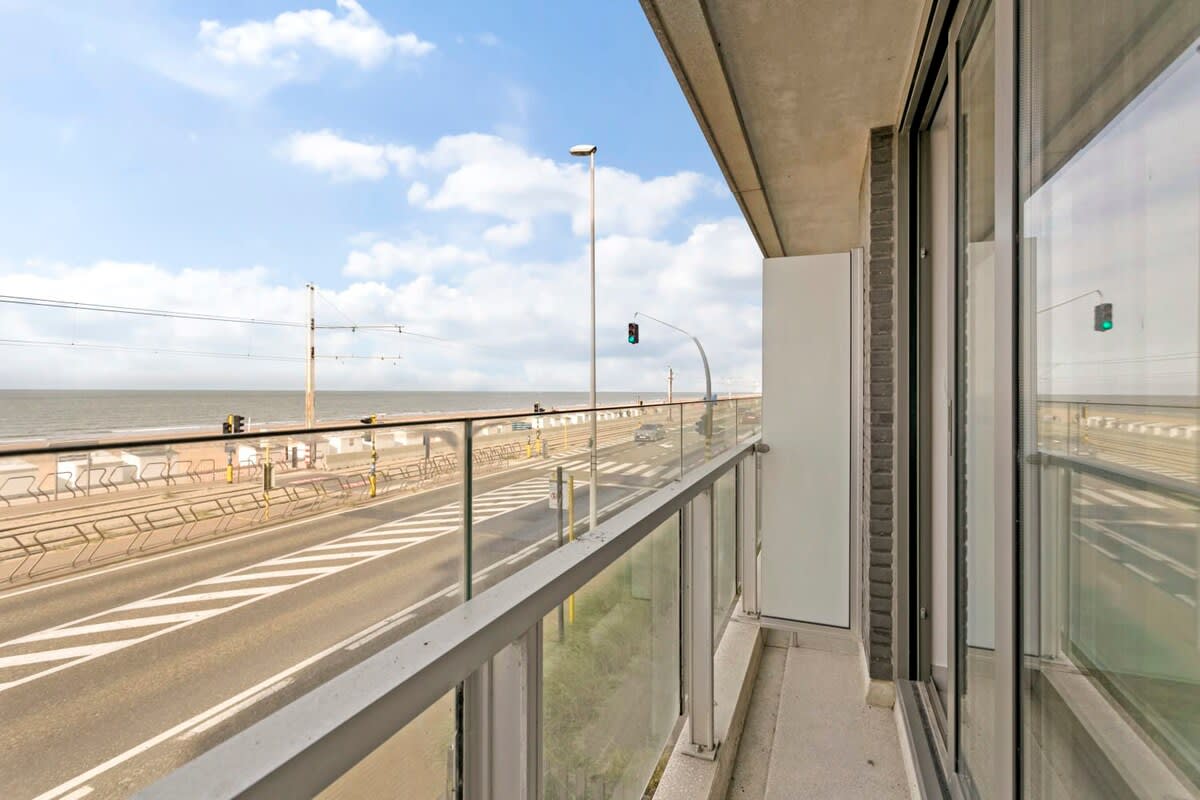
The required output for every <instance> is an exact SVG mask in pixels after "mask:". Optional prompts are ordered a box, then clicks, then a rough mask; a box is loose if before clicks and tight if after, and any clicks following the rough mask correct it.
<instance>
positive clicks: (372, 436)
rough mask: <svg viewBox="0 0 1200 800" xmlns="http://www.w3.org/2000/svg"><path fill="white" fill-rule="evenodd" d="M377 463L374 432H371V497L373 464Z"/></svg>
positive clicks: (372, 494)
mask: <svg viewBox="0 0 1200 800" xmlns="http://www.w3.org/2000/svg"><path fill="white" fill-rule="evenodd" d="M378 463H379V451H378V450H376V449H375V434H374V433H372V434H371V475H370V480H371V497H374V496H375V465H376V464H378Z"/></svg>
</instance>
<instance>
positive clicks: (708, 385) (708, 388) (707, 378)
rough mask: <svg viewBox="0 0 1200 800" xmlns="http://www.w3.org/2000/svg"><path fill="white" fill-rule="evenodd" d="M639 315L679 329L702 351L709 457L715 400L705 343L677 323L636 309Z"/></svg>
mask: <svg viewBox="0 0 1200 800" xmlns="http://www.w3.org/2000/svg"><path fill="white" fill-rule="evenodd" d="M638 317H645V318H646V319H649V320H653V321H654V322H657V323H658V324H659V325H665V326H666V327H668V328H670V329H671V330H673V331H678V332H679V333H682V334H683V335H684V336H686V337H688V338H689V339H691V340H692V341H693V342H695V343H696V349H697V350H699V351H700V361H701V362H703V364H704V455H705V457H706V458H707V457H708V456H709V455H711V452H710V451H711V449H712V429H713V408H712V403H713V400H712V373H711V372H709V371H708V356H707V355H705V353H704V345H702V344H700V340H699V339H697V338H696V337H695V336H693V335H692V334H690V333H688V332H687V331H685V330H684V329H683V328H680V327H679V326H677V325H672V324H671V323H669V322H666V321H664V320H661V319H659V318H658V317H652V316H650V315H649V314H645V313H643V312H641V311H635V312H634V314H633V318H634V319H637V318H638ZM673 380H674V373H672V381H673Z"/></svg>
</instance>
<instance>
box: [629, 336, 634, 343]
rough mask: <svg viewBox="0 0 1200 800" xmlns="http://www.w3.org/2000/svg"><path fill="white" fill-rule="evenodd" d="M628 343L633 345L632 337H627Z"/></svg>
mask: <svg viewBox="0 0 1200 800" xmlns="http://www.w3.org/2000/svg"><path fill="white" fill-rule="evenodd" d="M629 343H630V344H634V341H633V337H632V336H630V337H629Z"/></svg>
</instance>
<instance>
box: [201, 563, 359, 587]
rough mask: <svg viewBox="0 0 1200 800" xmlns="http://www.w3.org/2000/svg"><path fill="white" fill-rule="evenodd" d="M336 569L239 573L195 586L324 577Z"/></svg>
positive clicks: (308, 568) (303, 568) (316, 568)
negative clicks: (268, 579) (301, 576)
mask: <svg viewBox="0 0 1200 800" xmlns="http://www.w3.org/2000/svg"><path fill="white" fill-rule="evenodd" d="M335 569H337V568H336V567H300V568H298V569H276V570H267V571H266V572H241V573H238V574H237V575H220V576H218V577H216V578H209V579H208V580H205V581H200V582H199V583H197V584H195V585H196V586H208V585H211V584H222V583H237V582H238V581H257V580H263V579H265V578H295V577H298V576H300V575H324V574H326V573H328V572H330V571H332V570H335Z"/></svg>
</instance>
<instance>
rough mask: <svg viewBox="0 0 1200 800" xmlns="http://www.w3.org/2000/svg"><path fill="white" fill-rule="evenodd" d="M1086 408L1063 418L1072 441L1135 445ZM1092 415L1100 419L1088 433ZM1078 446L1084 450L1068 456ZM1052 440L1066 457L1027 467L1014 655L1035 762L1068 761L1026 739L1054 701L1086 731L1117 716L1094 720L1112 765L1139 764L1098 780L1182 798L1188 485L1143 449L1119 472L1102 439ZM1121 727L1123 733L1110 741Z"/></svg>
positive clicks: (1187, 712)
mask: <svg viewBox="0 0 1200 800" xmlns="http://www.w3.org/2000/svg"><path fill="white" fill-rule="evenodd" d="M1088 406H1089V407H1090V408H1091V409H1092V410H1091V411H1090V412H1089V413H1088V414H1086V415H1085V414H1083V413H1078V414H1074V415H1071V416H1068V417H1067V418H1068V419H1074V420H1075V421H1076V422H1082V425H1081V426H1080V427H1081V428H1082V429H1083V430H1084V431H1095V430H1097V429H1099V430H1105V431H1108V430H1116V431H1122V432H1123V433H1137V434H1139V435H1142V434H1143V432H1142V431H1136V430H1135V427H1136V426H1135V424H1134V423H1133V421H1125V422H1121V423H1117V424H1115V425H1110V424H1109V422H1108V421H1107V420H1108V419H1111V418H1112V416H1113V415H1112V413H1111V412H1109V411H1104V412H1100V413H1099V415H1096V412H1095V408H1096V407H1095V404H1090V403H1089V404H1088ZM1193 413H1194V412H1193ZM1097 416H1099V417H1100V418H1102V419H1106V422H1104V423H1103V424H1097V423H1094V422H1089V420H1095V419H1097ZM1173 427H1174V429H1175V430H1179V427H1178V426H1173ZM1148 435H1149V436H1151V437H1154V436H1156V434H1153V433H1150V434H1148ZM1157 436H1159V437H1160V439H1161V437H1163V434H1157ZM1170 438H1172V437H1168V438H1167V439H1166V440H1170ZM1173 438H1175V439H1181V438H1183V437H1182V435H1181V434H1178V433H1177V434H1176V436H1175V437H1173ZM1087 442H1091V443H1092V445H1093V446H1094V447H1095V448H1096V449H1095V450H1094V451H1092V452H1088V453H1087V455H1080V454H1078V453H1079V451H1080V447H1081V446H1083V445H1084V444H1085V443H1087ZM1048 443H1049V442H1048ZM1053 443H1056V444H1060V445H1068V444H1074V445H1076V446H1075V447H1070V448H1068V449H1067V450H1055V451H1049V452H1042V453H1040V454H1038V456H1037V458H1036V460H1037V463H1038V465H1039V470H1040V474H1041V479H1040V483H1039V485H1038V492H1039V494H1040V500H1041V502H1040V506H1041V515H1042V519H1041V524H1040V525H1039V526H1038V528H1037V530H1038V539H1037V540H1035V541H1032V542H1030V546H1029V547H1028V548H1027V551H1026V554H1025V566H1024V569H1025V571H1026V573H1027V580H1030V581H1035V582H1036V583H1037V585H1038V588H1039V591H1038V593H1037V595H1036V597H1037V598H1038V605H1037V607H1034V608H1030V609H1029V612H1030V614H1031V615H1030V616H1029V617H1028V619H1027V623H1026V625H1027V628H1028V635H1027V637H1026V642H1027V643H1026V652H1027V655H1028V656H1030V657H1032V658H1033V660H1030V661H1027V669H1029V671H1030V672H1029V676H1028V677H1027V679H1028V680H1031V681H1033V682H1034V684H1035V689H1036V691H1035V696H1036V697H1039V698H1041V702H1042V705H1043V706H1044V708H1043V709H1042V710H1041V712H1040V713H1038V711H1037V710H1036V709H1035V712H1034V713H1033V714H1032V718H1031V720H1030V724H1031V725H1033V726H1034V727H1035V732H1037V734H1038V737H1039V740H1041V741H1044V742H1045V743H1046V744H1045V749H1046V750H1047V752H1046V757H1047V758H1049V759H1050V760H1051V761H1055V760H1056V759H1061V760H1062V762H1063V763H1069V762H1070V761H1071V758H1072V755H1071V753H1070V752H1069V751H1065V750H1064V751H1063V752H1061V753H1059V752H1055V748H1056V747H1059V746H1061V745H1060V744H1056V742H1057V741H1058V740H1057V739H1056V738H1055V736H1053V735H1051V733H1050V732H1049V731H1040V732H1039V731H1037V730H1036V729H1038V728H1039V726H1041V725H1051V724H1053V723H1054V721H1055V720H1056V719H1061V714H1057V715H1056V714H1055V713H1054V712H1053V708H1054V707H1055V705H1056V704H1064V703H1065V704H1066V706H1067V707H1068V708H1069V709H1070V711H1071V712H1072V714H1073V715H1074V717H1075V718H1077V719H1084V720H1092V721H1093V724H1095V723H1094V721H1095V720H1097V719H1107V717H1105V715H1104V711H1103V709H1104V708H1105V707H1107V706H1110V705H1111V704H1112V703H1113V702H1115V704H1116V706H1117V707H1118V708H1119V709H1120V710H1119V712H1118V713H1117V714H1116V715H1112V716H1111V719H1109V721H1108V722H1107V723H1105V725H1106V727H1108V728H1109V729H1110V730H1109V735H1108V738H1109V739H1110V740H1111V741H1112V742H1114V743H1118V744H1116V745H1114V746H1117V747H1118V748H1119V749H1121V750H1122V751H1123V752H1122V757H1121V758H1120V759H1116V761H1115V762H1114V763H1121V764H1126V765H1127V766H1128V765H1138V764H1140V766H1137V768H1134V769H1127V770H1118V772H1120V773H1121V774H1119V775H1114V776H1111V780H1113V781H1126V782H1128V784H1129V785H1128V786H1127V787H1126V788H1127V789H1128V790H1129V791H1130V792H1132V793H1133V794H1138V795H1140V794H1141V793H1142V792H1143V791H1144V790H1146V788H1147V787H1148V786H1153V787H1155V789H1154V791H1167V790H1170V791H1179V792H1182V793H1181V794H1180V795H1179V796H1187V795H1188V794H1190V792H1189V791H1188V790H1187V789H1185V788H1178V787H1179V786H1180V784H1178V783H1177V781H1178V780H1179V777H1178V776H1183V779H1184V781H1185V782H1186V781H1190V782H1191V784H1192V785H1193V786H1200V701H1198V700H1197V698H1200V611H1198V607H1200V529H1198V525H1200V486H1197V484H1196V483H1195V482H1194V479H1189V477H1190V476H1189V475H1187V474H1185V473H1184V471H1183V469H1181V468H1180V465H1179V464H1178V462H1176V461H1171V462H1169V463H1170V464H1171V466H1170V467H1164V465H1165V464H1166V463H1168V462H1166V461H1164V460H1163V458H1160V457H1159V455H1158V453H1157V451H1156V450H1155V449H1154V448H1143V449H1142V450H1141V451H1140V455H1139V456H1138V460H1139V463H1140V465H1141V466H1140V467H1133V466H1127V465H1125V464H1123V463H1119V460H1118V458H1116V457H1114V456H1113V454H1114V453H1115V452H1116V451H1115V449H1114V448H1113V446H1112V443H1111V441H1110V440H1108V439H1097V438H1092V437H1087V436H1086V435H1080V436H1075V437H1072V438H1070V439H1065V440H1064V439H1058V440H1057V441H1055V442H1053ZM1194 446H1195V445H1194V444H1193V447H1194ZM1102 448H1108V449H1102ZM1164 457H1165V456H1164ZM1164 470H1169V471H1168V472H1167V474H1164ZM1081 680H1082V681H1083V682H1082V683H1081V682H1080V681H1081ZM1051 697H1053V698H1055V699H1054V700H1053V701H1051V700H1050V698H1051ZM1122 719H1123V720H1126V721H1128V722H1132V724H1133V727H1132V729H1131V730H1132V732H1133V735H1132V738H1131V739H1129V740H1128V741H1127V742H1125V743H1124V744H1119V741H1120V740H1119V737H1118V738H1114V731H1115V730H1117V728H1118V727H1119V725H1118V723H1119V721H1120V720H1122ZM1139 741H1144V742H1146V743H1148V746H1147V745H1139V744H1137V743H1138V742H1139ZM1139 754H1140V755H1139ZM1106 758H1108V759H1112V758H1113V755H1112V754H1111V753H1110V754H1108V755H1107V756H1106ZM1164 759H1165V760H1164ZM1147 781H1149V782H1148V783H1147ZM1155 781H1157V782H1158V783H1155ZM1164 782H1165V783H1164ZM1164 787H1166V789H1164ZM1172 787H1176V788H1172ZM1077 788H1079V787H1077ZM1106 788H1108V787H1106ZM1079 790H1080V791H1082V790H1083V789H1081V788H1080V789H1079ZM1097 790H1098V789H1097ZM1112 790H1113V791H1114V792H1116V791H1117V789H1116V788H1115V785H1114V786H1113V787H1112ZM1170 791H1168V794H1169V795H1170V796H1175V795H1173V794H1170ZM1164 796H1167V795H1164Z"/></svg>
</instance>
